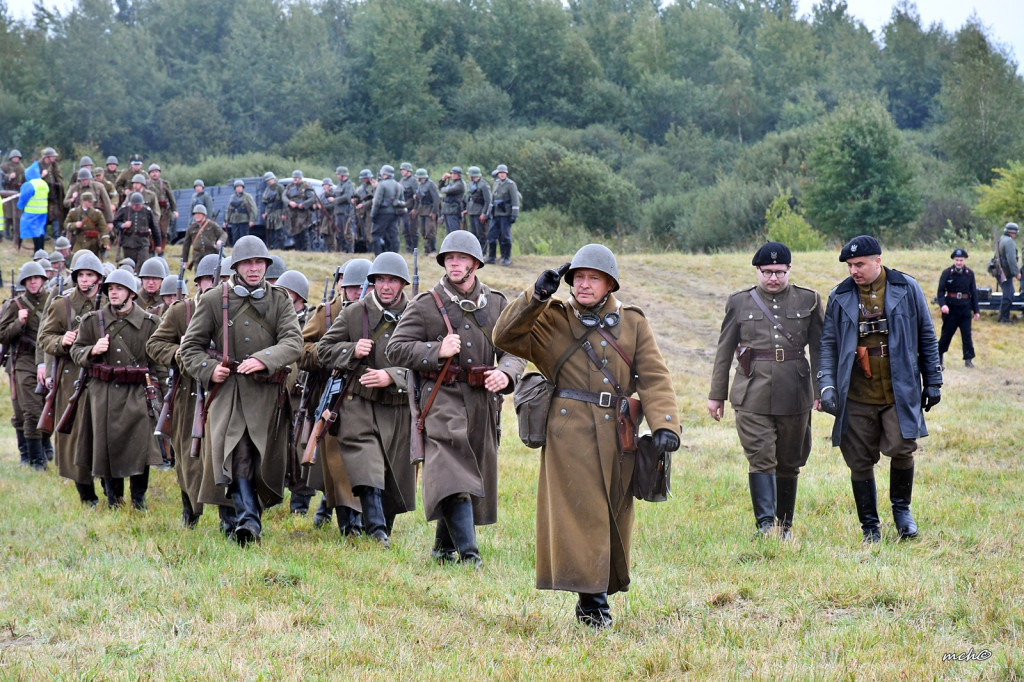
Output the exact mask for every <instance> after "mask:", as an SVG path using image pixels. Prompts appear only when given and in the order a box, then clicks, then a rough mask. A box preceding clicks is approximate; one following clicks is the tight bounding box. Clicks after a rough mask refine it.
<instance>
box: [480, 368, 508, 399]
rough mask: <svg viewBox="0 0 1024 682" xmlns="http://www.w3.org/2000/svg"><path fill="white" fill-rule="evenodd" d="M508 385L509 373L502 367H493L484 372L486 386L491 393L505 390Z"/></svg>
mask: <svg viewBox="0 0 1024 682" xmlns="http://www.w3.org/2000/svg"><path fill="white" fill-rule="evenodd" d="M507 386H508V375H507V374H505V373H504V372H502V371H501V370H500V369H492V370H488V371H486V372H484V388H486V389H487V390H488V391H490V392H491V393H498V392H499V391H503V390H504V389H505V388H506V387H507Z"/></svg>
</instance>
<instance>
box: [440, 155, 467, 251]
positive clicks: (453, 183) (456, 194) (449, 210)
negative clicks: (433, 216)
mask: <svg viewBox="0 0 1024 682" xmlns="http://www.w3.org/2000/svg"><path fill="white" fill-rule="evenodd" d="M438 187H439V189H438V191H439V192H440V193H441V218H442V219H443V220H444V229H445V232H446V233H447V234H451V233H452V232H455V231H457V230H461V229H462V209H463V204H464V198H465V196H466V183H464V182H463V181H462V168H460V167H459V166H452V169H451V170H450V171H448V172H447V173H445V174H444V175H442V176H441V184H440V185H438Z"/></svg>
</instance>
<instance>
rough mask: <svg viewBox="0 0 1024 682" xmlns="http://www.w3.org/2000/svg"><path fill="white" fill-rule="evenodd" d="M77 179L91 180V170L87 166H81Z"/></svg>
mask: <svg viewBox="0 0 1024 682" xmlns="http://www.w3.org/2000/svg"><path fill="white" fill-rule="evenodd" d="M78 179H79V180H92V171H91V170H89V169H88V168H82V169H81V170H79V171H78Z"/></svg>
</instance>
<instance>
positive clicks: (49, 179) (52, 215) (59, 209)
mask: <svg viewBox="0 0 1024 682" xmlns="http://www.w3.org/2000/svg"><path fill="white" fill-rule="evenodd" d="M39 156H40V159H39V177H40V179H42V180H43V182H45V183H46V184H47V185H49V189H50V193H49V194H48V195H47V196H46V201H47V207H48V211H47V220H48V222H49V225H50V226H51V233H52V234H51V236H52V237H53V238H54V239H56V238H57V237H58V236H59V233H60V228H61V225H63V224H64V214H65V211H64V191H65V187H64V175H63V173H61V170H60V164H59V163H58V162H57V158H58V157H59V156H60V155H59V154H58V153H57V150H56V149H54V148H53V147H46V148H45V149H43V151H41V152H39Z"/></svg>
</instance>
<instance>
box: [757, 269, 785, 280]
mask: <svg viewBox="0 0 1024 682" xmlns="http://www.w3.org/2000/svg"><path fill="white" fill-rule="evenodd" d="M757 271H758V272H760V273H761V275H762V276H764V278H765V279H771V278H772V277H774V278H775V279H782V278H783V277H785V276H786V275H788V274H789V270H765V269H764V268H758V269H757Z"/></svg>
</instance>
